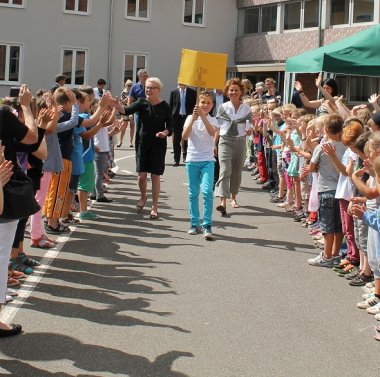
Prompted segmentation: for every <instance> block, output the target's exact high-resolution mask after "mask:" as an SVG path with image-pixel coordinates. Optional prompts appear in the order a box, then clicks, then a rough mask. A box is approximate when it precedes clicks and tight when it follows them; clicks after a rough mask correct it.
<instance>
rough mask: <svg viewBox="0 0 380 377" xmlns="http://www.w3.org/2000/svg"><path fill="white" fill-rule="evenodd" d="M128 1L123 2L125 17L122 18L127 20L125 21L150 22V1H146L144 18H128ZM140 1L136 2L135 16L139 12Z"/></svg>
mask: <svg viewBox="0 0 380 377" xmlns="http://www.w3.org/2000/svg"><path fill="white" fill-rule="evenodd" d="M128 1H129V0H125V15H124V17H125V18H126V19H127V20H134V21H150V20H151V15H152V0H147V2H148V3H147V12H148V14H147V16H146V17H139V16H136V15H135V16H128ZM140 1H141V0H136V13H135V14H139V10H140Z"/></svg>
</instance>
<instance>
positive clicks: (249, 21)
mask: <svg viewBox="0 0 380 377" xmlns="http://www.w3.org/2000/svg"><path fill="white" fill-rule="evenodd" d="M259 13H260V8H259V7H256V8H250V9H247V11H246V12H245V20H244V25H245V30H244V33H245V34H256V33H258V32H259Z"/></svg>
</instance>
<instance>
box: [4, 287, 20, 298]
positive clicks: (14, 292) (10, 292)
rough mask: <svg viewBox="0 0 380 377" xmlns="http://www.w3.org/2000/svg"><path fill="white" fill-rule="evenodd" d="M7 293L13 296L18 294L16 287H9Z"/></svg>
mask: <svg viewBox="0 0 380 377" xmlns="http://www.w3.org/2000/svg"><path fill="white" fill-rule="evenodd" d="M6 294H7V295H9V296H12V297H15V296H18V293H17V291H16V290H15V289H12V288H7V292H6Z"/></svg>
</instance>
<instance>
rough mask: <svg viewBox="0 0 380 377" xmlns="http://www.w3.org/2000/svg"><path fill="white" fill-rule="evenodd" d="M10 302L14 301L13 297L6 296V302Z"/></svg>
mask: <svg viewBox="0 0 380 377" xmlns="http://www.w3.org/2000/svg"><path fill="white" fill-rule="evenodd" d="M10 301H13V298H12V296H9V295H5V302H10Z"/></svg>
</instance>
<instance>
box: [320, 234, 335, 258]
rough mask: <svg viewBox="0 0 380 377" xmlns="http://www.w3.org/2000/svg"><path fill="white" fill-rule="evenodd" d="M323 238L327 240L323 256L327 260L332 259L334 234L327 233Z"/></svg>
mask: <svg viewBox="0 0 380 377" xmlns="http://www.w3.org/2000/svg"><path fill="white" fill-rule="evenodd" d="M323 238H324V240H325V246H324V249H323V256H324V257H325V258H326V259H331V257H332V248H333V244H334V233H325V234H324V235H323Z"/></svg>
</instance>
